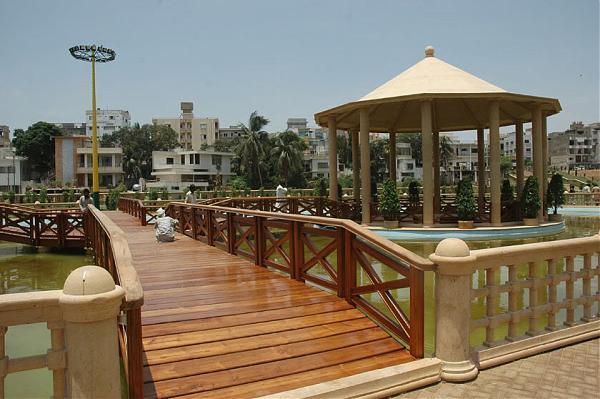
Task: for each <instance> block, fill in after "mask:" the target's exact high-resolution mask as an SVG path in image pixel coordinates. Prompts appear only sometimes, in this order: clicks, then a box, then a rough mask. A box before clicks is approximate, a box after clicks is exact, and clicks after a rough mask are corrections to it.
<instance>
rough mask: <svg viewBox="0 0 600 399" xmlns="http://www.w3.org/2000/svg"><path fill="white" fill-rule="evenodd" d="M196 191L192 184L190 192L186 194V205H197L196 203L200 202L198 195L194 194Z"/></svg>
mask: <svg viewBox="0 0 600 399" xmlns="http://www.w3.org/2000/svg"><path fill="white" fill-rule="evenodd" d="M194 191H196V186H194V185H193V184H190V191H188V192H187V193H186V194H185V203H186V204H195V203H196V202H198V200H197V199H196V194H194Z"/></svg>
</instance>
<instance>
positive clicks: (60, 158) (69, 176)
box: [54, 135, 124, 188]
mask: <svg viewBox="0 0 600 399" xmlns="http://www.w3.org/2000/svg"><path fill="white" fill-rule="evenodd" d="M54 150H55V170H56V179H57V180H61V181H63V182H72V183H74V184H75V185H76V186H78V187H91V186H92V139H91V138H90V137H88V136H83V135H74V136H57V137H54ZM98 177H99V179H100V180H99V183H100V187H103V188H106V187H109V186H116V185H117V184H119V183H120V182H122V181H123V178H124V173H123V150H122V149H121V148H113V147H98Z"/></svg>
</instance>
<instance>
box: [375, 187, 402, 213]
mask: <svg viewBox="0 0 600 399" xmlns="http://www.w3.org/2000/svg"><path fill="white" fill-rule="evenodd" d="M379 211H380V212H381V214H382V215H383V218H384V219H386V220H393V219H394V218H395V217H396V216H397V215H398V213H400V200H399V199H398V191H396V182H395V181H394V180H392V179H386V181H385V182H384V183H383V191H382V193H381V200H380V201H379Z"/></svg>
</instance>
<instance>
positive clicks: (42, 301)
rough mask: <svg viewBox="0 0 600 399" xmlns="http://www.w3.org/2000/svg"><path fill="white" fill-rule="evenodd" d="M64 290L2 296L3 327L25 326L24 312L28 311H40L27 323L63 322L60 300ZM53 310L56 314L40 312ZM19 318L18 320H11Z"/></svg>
mask: <svg viewBox="0 0 600 399" xmlns="http://www.w3.org/2000/svg"><path fill="white" fill-rule="evenodd" d="M61 293H62V290H50V291H31V292H20V293H14V294H4V295H2V301H0V315H2V325H3V326H6V327H10V326H15V325H20V324H25V323H24V321H23V320H22V318H23V317H22V315H23V311H25V310H27V309H38V312H36V314H35V316H36V317H28V318H27V321H26V323H27V324H29V323H42V322H49V321H56V320H61V318H62V312H61V309H60V305H59V302H58V299H59V297H60V294H61ZM47 308H52V309H53V310H54V312H48V311H41V312H40V311H39V310H40V309H47ZM11 314H12V315H13V316H18V317H17V318H15V319H13V318H11Z"/></svg>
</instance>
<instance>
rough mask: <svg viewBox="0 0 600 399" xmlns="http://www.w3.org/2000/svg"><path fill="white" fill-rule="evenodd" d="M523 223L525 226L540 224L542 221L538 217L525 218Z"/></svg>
mask: <svg viewBox="0 0 600 399" xmlns="http://www.w3.org/2000/svg"><path fill="white" fill-rule="evenodd" d="M523 224H524V225H525V226H539V225H540V222H539V221H538V219H537V218H523Z"/></svg>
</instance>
